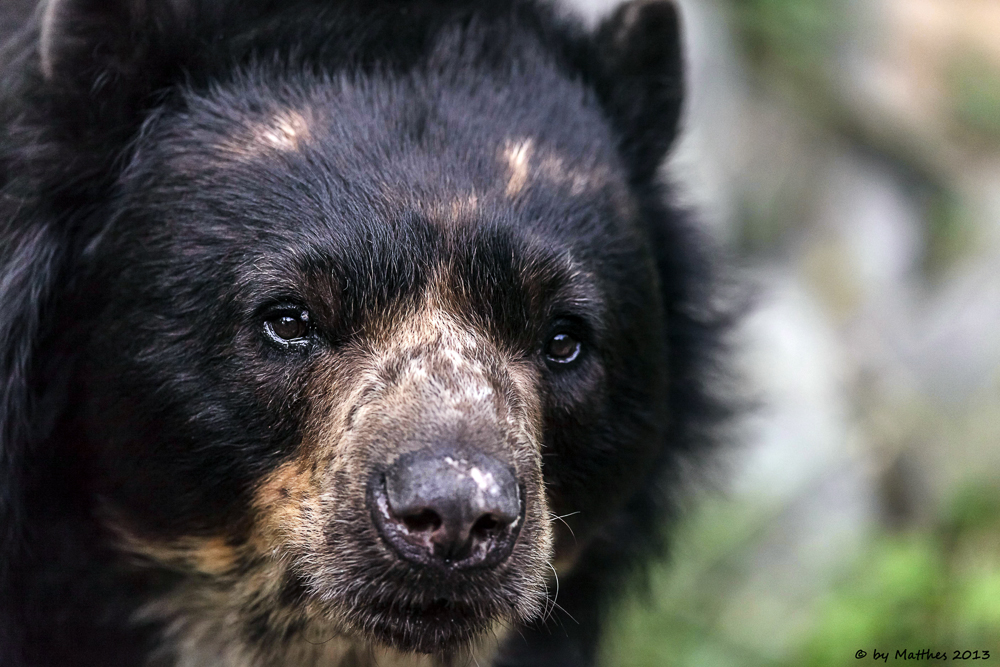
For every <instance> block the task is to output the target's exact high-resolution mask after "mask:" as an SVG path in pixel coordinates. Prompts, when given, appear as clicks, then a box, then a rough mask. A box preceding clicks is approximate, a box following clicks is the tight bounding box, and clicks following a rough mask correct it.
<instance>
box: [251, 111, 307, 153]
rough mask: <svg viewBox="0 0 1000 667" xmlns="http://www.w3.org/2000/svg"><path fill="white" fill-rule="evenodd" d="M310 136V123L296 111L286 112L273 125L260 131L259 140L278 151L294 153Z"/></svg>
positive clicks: (266, 126)
mask: <svg viewBox="0 0 1000 667" xmlns="http://www.w3.org/2000/svg"><path fill="white" fill-rule="evenodd" d="M308 135H309V123H308V122H307V121H306V119H305V117H304V116H303V115H302V114H300V113H298V112H296V111H284V112H282V113H280V114H278V115H277V116H275V117H274V118H273V122H272V124H271V125H262V126H261V127H260V128H259V129H258V135H257V140H258V141H259V142H261V143H264V144H268V145H270V146H273V147H274V148H277V149H278V150H284V151H293V150H297V149H298V147H299V142H300V141H302V140H304V139H306V138H307V137H308Z"/></svg>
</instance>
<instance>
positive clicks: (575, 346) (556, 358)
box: [545, 332, 583, 364]
mask: <svg viewBox="0 0 1000 667" xmlns="http://www.w3.org/2000/svg"><path fill="white" fill-rule="evenodd" d="M582 349H583V345H582V344H581V343H580V341H579V340H577V339H576V338H575V337H574V336H573V335H572V334H568V333H566V332H559V333H557V334H555V335H553V336H552V337H550V338H549V340H548V342H547V343H546V344H545V357H546V358H547V359H548V360H549V361H550V362H553V363H556V364H570V363H573V362H574V361H576V359H577V357H579V356H580V351H581V350H582Z"/></svg>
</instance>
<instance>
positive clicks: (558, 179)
mask: <svg viewBox="0 0 1000 667" xmlns="http://www.w3.org/2000/svg"><path fill="white" fill-rule="evenodd" d="M502 161H503V162H504V163H505V164H506V166H507V172H508V177H507V188H506V194H507V196H508V197H516V196H517V195H518V194H520V193H521V191H523V190H524V187H525V186H526V185H527V184H528V180H529V179H531V178H535V179H541V180H544V181H546V182H548V183H550V184H553V185H557V186H560V187H563V188H568V189H569V191H570V192H569V193H570V194H571V195H573V196H577V195H581V194H584V193H585V192H589V191H593V190H598V189H600V188H602V187H604V186H605V185H607V184H608V183H609V182H610V181H611V173H610V170H609V168H608V167H607V166H606V165H602V164H600V163H598V164H593V160H591V159H588V158H586V157H584V158H583V160H582V162H583V164H581V160H572V161H571V160H568V159H566V158H564V157H563V156H560V155H559V154H557V153H555V152H553V151H550V150H545V149H544V148H542V149H539V148H537V147H536V146H535V141H534V139H532V138H530V137H527V138H524V139H520V140H508V141H507V142H506V143H505V144H504V149H503V152H502Z"/></svg>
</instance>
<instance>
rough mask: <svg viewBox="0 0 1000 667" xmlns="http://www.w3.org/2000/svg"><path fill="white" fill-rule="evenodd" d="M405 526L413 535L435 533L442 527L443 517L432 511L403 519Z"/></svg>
mask: <svg viewBox="0 0 1000 667" xmlns="http://www.w3.org/2000/svg"><path fill="white" fill-rule="evenodd" d="M402 520H403V525H404V526H406V529H407V530H409V531H410V532H411V533H433V532H434V531H436V530H437V529H438V528H440V527H441V523H442V521H441V517H440V516H439V515H438V513H437V512H435V511H434V510H432V509H426V508H425V509H424V510H422V511H420V512H417V513H416V514H410V515H408V516H404V517H402Z"/></svg>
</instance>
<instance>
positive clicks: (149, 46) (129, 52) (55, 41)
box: [38, 0, 193, 91]
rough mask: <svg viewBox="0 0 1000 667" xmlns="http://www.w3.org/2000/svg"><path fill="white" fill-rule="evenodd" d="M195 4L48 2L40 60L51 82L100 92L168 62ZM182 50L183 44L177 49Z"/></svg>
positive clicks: (169, 0) (171, 0) (164, 0)
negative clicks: (77, 85) (175, 41)
mask: <svg viewBox="0 0 1000 667" xmlns="http://www.w3.org/2000/svg"><path fill="white" fill-rule="evenodd" d="M192 11H193V6H192V3H191V2H190V0H44V7H43V9H42V14H41V28H40V33H41V35H40V39H39V47H38V48H39V57H40V61H41V70H42V75H43V76H44V78H45V79H46V80H47V81H55V82H60V83H63V84H70V83H77V84H79V85H87V86H88V88H90V89H93V90H96V91H99V90H100V89H101V88H103V87H105V86H113V85H115V84H116V83H118V82H120V81H123V80H131V79H134V78H135V77H136V76H137V75H138V74H140V73H144V74H146V75H149V74H152V73H153V72H149V71H148V67H149V66H151V65H153V66H155V65H156V64H160V65H162V64H164V63H165V61H166V60H168V59H169V56H170V55H171V52H174V53H179V52H180V51H179V49H178V48H177V47H175V46H173V45H171V44H170V42H171V38H173V39H174V40H177V41H181V40H182V39H183V36H184V35H183V32H182V31H180V30H177V28H179V27H181V26H183V25H184V24H185V21H186V19H190V18H191V17H190V14H191V13H192ZM177 46H182V45H177Z"/></svg>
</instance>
